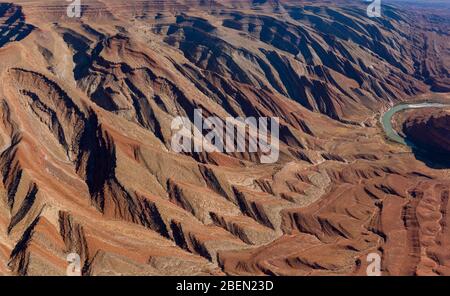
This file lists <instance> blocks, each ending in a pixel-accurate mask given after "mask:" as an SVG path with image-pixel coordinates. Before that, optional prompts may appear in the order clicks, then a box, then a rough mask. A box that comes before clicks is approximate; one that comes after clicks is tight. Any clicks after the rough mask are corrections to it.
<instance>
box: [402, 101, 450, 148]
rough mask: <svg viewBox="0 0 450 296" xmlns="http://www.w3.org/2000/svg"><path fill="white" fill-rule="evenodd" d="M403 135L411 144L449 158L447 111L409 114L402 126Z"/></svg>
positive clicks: (424, 111) (449, 128) (448, 113)
mask: <svg viewBox="0 0 450 296" xmlns="http://www.w3.org/2000/svg"><path fill="white" fill-rule="evenodd" d="M403 131H404V133H405V135H406V136H407V137H408V139H410V140H411V141H412V142H414V143H416V144H417V145H419V146H421V147H424V149H427V150H429V152H430V153H431V154H433V153H438V154H442V155H443V156H444V155H445V156H446V157H449V156H450V112H449V110H442V111H441V110H433V109H431V110H423V111H421V112H414V113H413V114H410V116H409V117H408V118H407V120H406V121H405V122H404V124H403Z"/></svg>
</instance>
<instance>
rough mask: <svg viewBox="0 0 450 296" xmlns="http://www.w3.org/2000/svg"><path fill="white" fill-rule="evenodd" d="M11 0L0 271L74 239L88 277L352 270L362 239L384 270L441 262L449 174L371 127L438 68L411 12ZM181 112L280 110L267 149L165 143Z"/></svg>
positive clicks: (448, 269) (440, 55)
mask: <svg viewBox="0 0 450 296" xmlns="http://www.w3.org/2000/svg"><path fill="white" fill-rule="evenodd" d="M14 2H15V3H16V4H0V32H1V34H0V36H2V37H1V38H0V147H1V153H0V172H1V178H0V181H1V182H0V274H15V275H36V274H65V272H66V267H67V261H66V256H67V254H69V253H72V252H75V253H78V254H79V255H80V257H81V263H82V271H83V274H85V275H100V274H105V275H118V274H147V275H162V274H170V275H176V274H187V275H204V274H214V275H223V274H251V275H255V274H258V275H259V274H283V275H284V274H286V275H305V274H313V275H324V274H344V275H348V274H358V275H362V274H365V267H366V266H367V254H369V253H373V252H377V253H379V254H381V255H382V259H383V260H382V272H383V273H384V274H387V275H410V274H420V275H422V274H446V275H449V274H450V261H449V257H450V254H449V248H448V246H449V243H450V242H449V241H448V240H449V238H450V233H449V228H448V227H447V226H446V225H448V224H449V223H450V221H449V217H450V216H449V215H447V213H448V211H449V207H450V205H449V203H448V196H449V191H450V182H449V178H448V171H446V170H433V169H431V168H429V167H427V166H426V165H425V164H424V163H422V162H421V161H418V160H416V159H415V157H414V156H413V155H412V154H411V153H409V151H408V150H407V148H406V147H400V146H398V145H395V144H392V143H388V142H387V141H386V140H385V139H384V135H383V134H382V131H381V129H380V128H379V127H378V126H377V125H376V122H377V120H376V119H377V118H376V115H377V113H379V112H380V110H381V109H383V110H384V109H386V108H387V107H388V106H389V105H390V104H391V103H392V102H397V101H401V100H403V99H406V98H409V97H410V96H413V95H416V94H423V93H427V92H428V91H429V88H431V87H434V88H435V89H436V90H438V89H437V88H439V87H437V86H439V85H445V83H446V77H447V76H448V75H447V74H448V73H447V72H446V69H448V68H449V67H448V65H449V64H448V61H449V59H448V52H449V51H448V46H449V44H450V43H449V42H448V38H449V37H448V34H445V32H442V31H440V30H439V29H434V28H435V27H434V26H433V25H430V24H429V23H427V21H426V20H429V19H430V18H432V17H431V16H430V14H429V13H428V12H427V11H422V12H420V13H419V12H417V11H416V12H411V11H404V10H401V9H399V8H396V7H393V6H388V7H385V15H386V17H385V18H383V19H369V18H367V17H366V15H365V7H364V6H362V5H360V4H352V5H348V3H346V4H345V5H342V4H340V3H341V2H339V3H337V2H336V1H332V2H330V1H324V2H318V1H301V2H299V1H259V2H261V3H260V4H255V5H252V4H251V2H252V1H234V0H233V1H226V2H223V1H220V2H219V1H213V2H211V4H210V5H206V6H205V5H204V3H206V2H204V1H198V3H192V1H189V3H188V2H185V1H165V2H164V6H163V7H161V6H159V7H156V6H154V5H153V4H152V2H148V1H135V2H134V3H133V5H132V7H131V6H130V4H129V3H130V1H119V0H116V1H99V0H89V1H88V0H85V1H83V3H84V5H85V7H84V11H83V18H82V21H80V20H74V19H68V18H67V17H66V16H65V9H66V7H65V6H64V5H62V4H61V3H64V1H14ZM158 3H159V4H161V1H158ZM187 3H188V4H189V5H187ZM156 8H157V9H156ZM445 17H446V18H448V15H447V16H445ZM440 90H442V89H440ZM444 96H445V95H443V97H444ZM446 98H447V99H448V95H447V96H446ZM196 108H201V109H202V110H203V112H204V114H209V115H216V116H218V117H220V118H227V117H238V116H242V117H248V116H255V117H259V116H264V117H271V116H273V117H278V118H279V119H280V158H279V160H278V161H277V162H276V163H274V164H261V163H260V161H259V156H260V154H261V151H258V152H256V153H250V152H243V153H237V152H236V153H232V152H229V153H206V152H204V153H186V154H179V153H175V152H173V151H172V150H171V146H170V145H171V138H172V135H173V133H174V131H172V130H171V122H172V120H173V119H174V118H175V117H177V116H186V117H188V118H190V119H192V116H193V111H194V109H196ZM434 120H435V119H433V123H434ZM437 122H441V120H440V119H439V120H438V119H436V123H437ZM419 126H420V125H419ZM436 135H438V132H436ZM441 135H442V134H441ZM433 139H434V138H433Z"/></svg>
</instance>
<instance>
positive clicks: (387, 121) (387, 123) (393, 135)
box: [380, 103, 450, 146]
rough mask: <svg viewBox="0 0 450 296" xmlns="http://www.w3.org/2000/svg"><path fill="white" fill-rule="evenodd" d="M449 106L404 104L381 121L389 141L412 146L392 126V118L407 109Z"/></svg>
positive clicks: (385, 115)
mask: <svg viewBox="0 0 450 296" xmlns="http://www.w3.org/2000/svg"><path fill="white" fill-rule="evenodd" d="M448 106H450V105H448V104H441V103H416V104H406V103H404V104H399V105H396V106H394V107H392V108H391V109H389V110H388V111H387V112H386V113H384V114H383V115H382V116H381V119H380V121H381V124H382V126H383V129H384V132H385V134H386V136H387V137H388V138H389V139H391V140H392V141H395V142H397V143H400V144H403V145H408V146H411V145H412V144H411V143H407V142H406V141H405V139H404V138H403V137H401V136H400V135H399V134H398V133H397V132H396V131H395V130H394V128H393V126H392V116H394V114H396V113H397V112H400V111H403V110H407V109H419V108H430V107H435V108H443V107H448Z"/></svg>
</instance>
